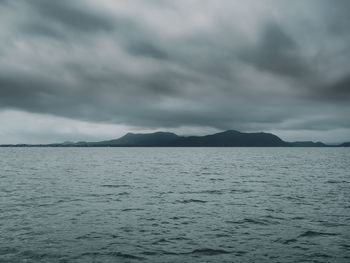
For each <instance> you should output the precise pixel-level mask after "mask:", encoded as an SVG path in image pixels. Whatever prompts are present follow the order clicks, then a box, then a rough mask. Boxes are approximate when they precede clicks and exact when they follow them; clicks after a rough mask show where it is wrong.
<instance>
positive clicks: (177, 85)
mask: <svg viewBox="0 0 350 263" xmlns="http://www.w3.org/2000/svg"><path fill="white" fill-rule="evenodd" d="M347 10H350V4H349V1H347V0H339V1H336V2H334V1H331V0H328V1H326V0H310V1H302V0H299V1H287V0H285V1H280V0H278V1H277V0H264V1H253V0H251V1H244V2H243V1H232V0H220V1H210V0H202V1H199V0H186V1H185V0H179V1H170V0H168V1H167V0H163V1H159V0H135V1H128V2H127V3H126V2H125V1H113V0H101V1H92V0H76V1H69V0H61V1H46V0H31V1H21V0H15V1H12V0H11V1H9V0H2V1H0V24H1V30H0V39H1V41H0V111H3V112H4V111H6V110H16V111H17V112H22V113H23V114H27V113H34V114H45V115H47V114H49V115H51V116H56V117H57V123H59V118H65V119H70V120H71V121H72V122H74V121H76V123H79V122H84V123H95V124H96V125H97V124H98V123H100V125H107V126H108V125H116V126H115V127H117V126H118V127H124V128H125V130H127V129H128V127H129V128H130V129H131V128H132V129H140V130H156V129H160V128H164V129H168V130H176V129H178V130H179V129H180V130H181V131H183V133H187V132H191V131H194V130H193V127H196V129H197V130H201V128H203V129H204V130H208V131H209V130H224V129H238V130H242V131H256V130H274V131H276V133H277V134H278V132H279V131H280V132H281V133H282V134H283V133H286V131H288V133H289V134H293V131H295V134H300V132H301V131H307V133H308V134H312V131H314V132H315V134H320V133H322V131H325V134H326V133H327V134H330V131H332V130H342V131H350V118H349V114H350V103H349V101H350V59H349V56H350V55H349V54H350V45H349V43H350V19H349V16H348V13H347ZM5 115H6V114H5ZM5 115H4V114H3V115H1V116H5ZM6 116H8V115H6ZM23 116H24V115H23ZM2 122H3V123H4V122H5V119H3V121H2ZM5 125H6V123H5ZM43 125H44V124H43ZM65 125H68V124H67V123H65ZM72 125H73V124H72ZM73 126H74V125H73ZM108 127H109V126H108ZM108 127H106V129H108ZM18 129H19V130H21V132H24V131H25V127H21V126H20V125H19V127H18ZM112 130H113V129H112ZM0 131H1V128H0ZM97 132H98V131H97ZM310 132H311V133H310ZM2 134H3V139H2V140H3V141H6V140H7V139H6V136H7V135H6V133H5V131H4V130H2ZM79 134H84V133H79ZM100 134H105V133H103V132H102V133H100ZM335 134H337V133H335ZM349 134H350V133H349ZM73 137H77V136H73ZM321 137H322V136H321ZM343 137H344V138H343ZM8 138H10V137H8ZM23 138H24V139H23V140H25V135H23ZM56 138H58V137H52V139H56ZM291 138H293V136H292V135H291ZM298 138H299V137H298ZM325 138H326V137H325ZM11 139H13V138H12V137H11ZM305 139H308V138H305ZM327 139H328V140H333V141H338V140H345V139H346V140H350V138H349V137H346V136H342V138H336V137H335V138H333V139H332V138H329V136H328V137H327ZM28 140H29V137H28ZM30 140H31V139H30Z"/></svg>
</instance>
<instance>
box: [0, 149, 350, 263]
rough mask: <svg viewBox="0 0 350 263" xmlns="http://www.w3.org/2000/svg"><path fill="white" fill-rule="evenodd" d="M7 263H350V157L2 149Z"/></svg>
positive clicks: (1, 238) (0, 197)
mask: <svg viewBox="0 0 350 263" xmlns="http://www.w3.org/2000/svg"><path fill="white" fill-rule="evenodd" d="M0 262H6V263H8V262H16V263H17V262H33V263H34V262H35V263H37V262H62V263H63V262H82V263H88V262H181V263H184V262H259V263H260V262H269V263H271V262H344V263H348V262H350V149H349V148H0Z"/></svg>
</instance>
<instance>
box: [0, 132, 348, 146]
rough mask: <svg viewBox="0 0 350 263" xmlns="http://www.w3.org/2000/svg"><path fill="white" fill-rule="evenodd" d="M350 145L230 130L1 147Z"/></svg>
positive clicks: (137, 135)
mask: <svg viewBox="0 0 350 263" xmlns="http://www.w3.org/2000/svg"><path fill="white" fill-rule="evenodd" d="M349 146H350V142H344V143H341V144H339V145H327V144H325V143H322V142H313V141H298V142H287V141H284V140H282V139H281V138H279V137H278V136H277V135H274V134H272V133H266V132H252V133H245V132H240V131H236V130H227V131H223V132H218V133H214V134H209V135H204V136H179V135H176V134H175V133H172V132H163V131H158V132H153V133H130V132H129V133H127V134H125V135H124V136H121V137H120V138H117V139H111V140H104V141H97V142H85V141H80V142H64V143H52V144H5V145H0V147H349Z"/></svg>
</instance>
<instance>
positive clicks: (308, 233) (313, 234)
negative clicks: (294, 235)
mask: <svg viewBox="0 0 350 263" xmlns="http://www.w3.org/2000/svg"><path fill="white" fill-rule="evenodd" d="M338 235H339V234H337V233H329V232H317V231H311V230H309V231H306V232H304V233H302V234H300V235H299V236H298V237H318V236H338Z"/></svg>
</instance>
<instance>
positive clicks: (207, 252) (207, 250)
mask: <svg viewBox="0 0 350 263" xmlns="http://www.w3.org/2000/svg"><path fill="white" fill-rule="evenodd" d="M230 253H231V252H229V251H226V250H223V249H212V248H201V249H195V250H193V251H192V252H189V253H187V254H200V255H206V256H214V255H220V254H230Z"/></svg>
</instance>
